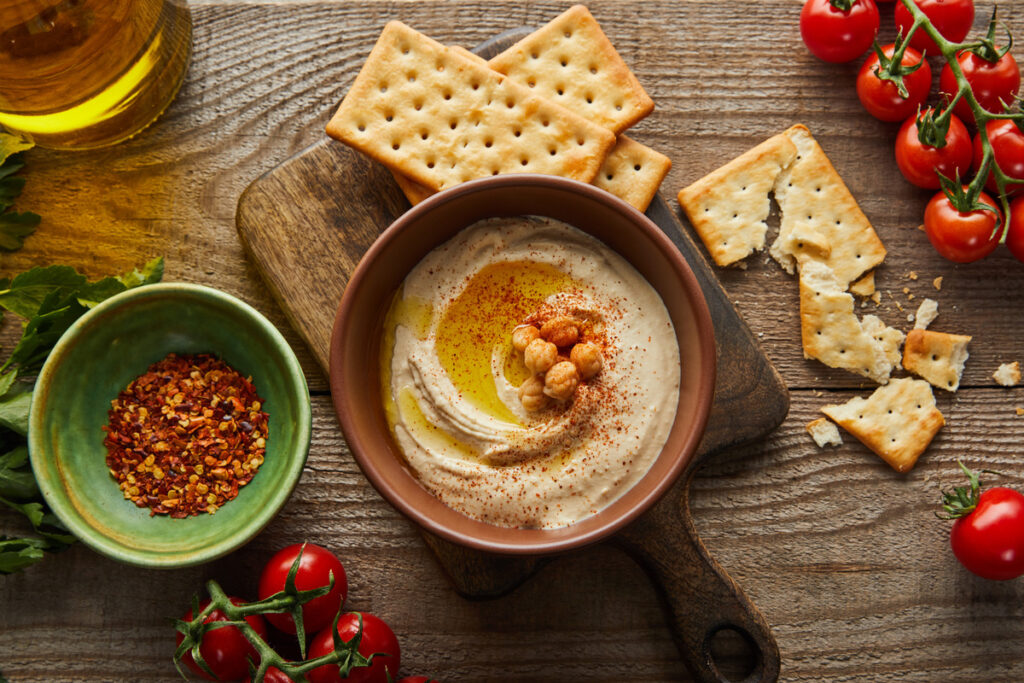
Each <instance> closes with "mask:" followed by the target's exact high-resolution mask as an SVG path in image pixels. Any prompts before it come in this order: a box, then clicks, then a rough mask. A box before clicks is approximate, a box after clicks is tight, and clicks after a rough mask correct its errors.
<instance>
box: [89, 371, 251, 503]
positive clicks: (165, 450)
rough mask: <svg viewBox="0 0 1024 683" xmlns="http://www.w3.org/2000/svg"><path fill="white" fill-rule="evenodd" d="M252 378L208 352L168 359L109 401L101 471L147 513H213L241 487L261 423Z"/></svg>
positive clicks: (248, 472)
mask: <svg viewBox="0 0 1024 683" xmlns="http://www.w3.org/2000/svg"><path fill="white" fill-rule="evenodd" d="M263 403H264V401H263V399H262V398H260V397H259V395H258V394H257V393H256V388H255V387H254V386H253V384H252V378H251V377H249V378H245V377H242V375H241V374H239V373H238V371H237V370H235V369H234V368H232V367H231V366H230V365H228V364H227V363H225V362H224V361H222V360H220V359H219V358H217V357H215V356H213V355H210V354H205V353H204V354H197V355H180V356H179V355H177V354H173V353H172V354H170V355H168V356H167V357H166V358H164V359H163V360H161V361H159V362H157V363H154V364H153V365H151V366H150V367H149V369H148V370H146V372H145V373H144V374H142V375H141V376H139V377H137V378H136V379H135V380H133V381H132V382H131V383H130V384H129V385H128V386H127V387H126V388H125V390H124V391H122V392H121V393H120V394H118V396H117V398H116V399H114V400H113V401H111V403H110V412H109V413H108V419H109V423H108V424H107V425H105V426H104V427H103V431H104V432H106V434H107V436H106V438H105V439H104V440H103V444H104V445H105V446H106V447H107V467H108V468H109V470H110V475H111V476H112V477H114V479H115V480H117V482H118V483H119V485H120V487H121V491H122V492H123V493H124V497H125V498H126V499H128V500H130V501H132V502H133V503H135V504H136V505H137V506H139V507H148V508H149V509H150V515H151V516H152V515H157V514H161V515H169V516H171V517H175V518H184V517H188V516H190V515H198V514H199V513H201V512H208V513H211V514H212V513H214V512H216V510H217V509H218V508H219V507H220V506H222V505H223V504H224V503H226V502H227V501H229V500H232V499H233V498H235V496H237V495H238V489H239V488H241V487H242V486H245V485H246V484H248V483H249V482H250V481H251V480H252V478H253V476H254V475H255V474H256V471H257V470H258V469H259V467H260V465H261V464H263V458H264V455H265V452H266V443H267V429H268V420H267V417H268V416H267V413H266V412H264V411H263Z"/></svg>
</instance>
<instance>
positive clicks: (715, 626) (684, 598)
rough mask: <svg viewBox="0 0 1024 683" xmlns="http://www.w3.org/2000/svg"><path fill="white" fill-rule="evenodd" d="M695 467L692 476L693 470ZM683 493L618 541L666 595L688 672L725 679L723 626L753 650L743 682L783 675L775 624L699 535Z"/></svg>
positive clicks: (717, 682) (706, 681)
mask: <svg viewBox="0 0 1024 683" xmlns="http://www.w3.org/2000/svg"><path fill="white" fill-rule="evenodd" d="M693 471H694V470H693V469H691V470H690V473H689V474H688V475H687V476H688V477H692V476H693ZM689 484H690V482H689V480H687V482H686V485H685V486H681V487H677V489H676V490H681V491H683V492H684V493H683V494H682V495H679V496H673V495H670V496H666V497H665V498H663V499H662V500H661V501H660V502H659V503H658V504H657V505H656V506H655V507H654V508H652V509H651V510H650V511H648V512H647V513H646V514H644V515H642V516H641V517H640V518H639V519H638V520H637V521H636V522H634V523H633V524H632V525H630V526H629V527H627V528H626V529H625V530H624V531H621V532H619V534H618V535H617V536H616V537H615V542H616V543H617V544H619V545H620V546H621V547H623V548H624V549H625V550H626V551H627V552H628V553H629V554H630V555H631V556H632V557H633V558H634V559H635V560H636V561H637V562H638V563H639V564H640V565H641V566H642V567H643V568H644V569H645V570H647V572H648V574H649V575H650V577H651V579H652V580H653V581H654V584H655V585H656V586H657V587H658V589H659V590H660V592H661V593H662V594H663V595H664V598H665V604H666V605H667V607H668V611H669V628H670V630H671V631H672V636H673V638H674V640H675V642H676V646H677V647H678V648H679V652H680V654H681V655H682V656H683V660H684V661H685V662H686V665H687V667H688V668H689V669H690V673H692V674H693V676H694V677H695V678H696V679H697V680H698V681H701V682H702V683H727V682H728V681H730V679H728V678H726V677H725V676H723V675H722V674H721V672H720V671H719V670H718V668H717V667H716V666H715V662H714V658H713V657H712V653H711V641H712V639H713V638H714V637H715V635H716V634H717V633H719V632H720V631H723V630H733V631H735V632H736V633H738V634H739V635H740V636H741V637H742V638H743V640H745V641H746V643H747V645H748V646H749V647H750V648H751V649H752V650H753V651H754V656H755V659H756V663H755V665H754V669H753V671H751V672H750V674H749V675H748V676H747V677H746V678H744V679H743V682H742V683H771V682H773V681H776V680H777V679H778V677H779V667H780V658H779V646H778V644H777V643H776V642H775V637H774V636H773V635H772V632H771V629H770V628H769V627H768V623H767V622H766V621H765V619H764V617H763V616H762V615H761V613H760V612H759V611H758V610H757V608H756V607H754V605H753V604H752V603H751V602H750V601H749V600H748V599H747V597H746V596H745V595H744V594H743V591H742V590H741V589H740V587H739V586H738V585H736V582H735V581H733V580H732V579H731V578H730V577H729V575H728V574H726V572H725V570H724V569H722V567H721V566H720V565H719V564H718V563H717V562H715V560H714V559H713V558H712V557H711V555H710V554H709V553H708V551H707V549H706V548H705V547H704V544H703V543H702V542H701V540H700V538H699V536H698V535H697V530H696V528H695V527H694V524H693V519H692V517H691V515H690V511H689V495H688V493H685V492H687V491H689V488H690V486H689Z"/></svg>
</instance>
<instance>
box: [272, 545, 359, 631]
mask: <svg viewBox="0 0 1024 683" xmlns="http://www.w3.org/2000/svg"><path fill="white" fill-rule="evenodd" d="M302 547H303V545H302V544H301V543H296V544H295V545H290V546H288V547H287V548H282V549H281V550H279V551H277V553H275V554H274V556H273V557H271V558H270V560H268V561H267V563H266V564H265V565H264V566H263V572H262V573H261V574H260V587H259V597H260V600H263V599H264V598H268V597H270V596H271V595H273V594H274V593H278V592H280V591H283V590H284V584H285V581H286V580H287V578H288V572H289V571H290V570H291V568H292V564H293V563H294V562H295V558H296V557H297V556H298V554H299V550H300V549H302ZM331 573H333V574H334V588H332V589H331V592H330V593H328V594H327V595H322V596H320V597H319V598H315V599H314V600H311V601H309V602H307V603H306V604H305V605H303V606H302V625H303V627H304V628H305V629H306V633H313V632H316V631H319V630H320V629H322V628H324V627H325V626H328V625H330V623H331V622H332V621H333V620H334V615H336V614H337V613H338V611H339V610H341V606H342V604H344V602H345V596H346V595H348V578H347V577H346V576H345V568H344V567H343V566H342V565H341V561H340V560H339V559H338V558H337V557H336V556H335V555H334V553H332V552H331V551H330V550H327V549H326V548H321V547H320V546H318V545H313V544H312V543H306V544H305V550H303V551H302V561H301V562H300V564H299V569H298V572H297V573H296V574H295V587H296V588H298V589H299V590H300V591H306V590H312V589H314V588H320V587H322V586H328V585H330V578H329V577H330V575H331ZM267 621H269V622H270V623H271V624H273V625H274V626H276V627H277V628H278V629H280V630H282V631H284V632H285V633H295V622H294V621H292V615H290V614H285V613H278V614H268V615H267Z"/></svg>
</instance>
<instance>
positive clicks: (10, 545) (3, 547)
mask: <svg viewBox="0 0 1024 683" xmlns="http://www.w3.org/2000/svg"><path fill="white" fill-rule="evenodd" d="M47 546H48V544H47V542H46V541H45V540H43V539H41V538H8V537H6V536H0V574H13V573H14V572H17V571H21V570H22V569H24V568H25V567H28V566H31V565H33V564H35V563H36V562H39V561H40V560H41V559H43V551H44V550H46V549H47Z"/></svg>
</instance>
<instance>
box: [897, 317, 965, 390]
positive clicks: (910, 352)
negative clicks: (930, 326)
mask: <svg viewBox="0 0 1024 683" xmlns="http://www.w3.org/2000/svg"><path fill="white" fill-rule="evenodd" d="M970 341H971V337H969V336H967V335H961V334H948V333H946V332H935V331H933V330H918V329H914V330H911V331H910V332H909V334H907V341H906V343H905V344H904V346H903V367H904V368H906V370H908V371H909V372H912V373H914V374H915V375H918V376H919V377H922V378H924V379H926V380H928V382H929V383H930V384H932V385H933V386H936V387H938V388H940V389H945V390H946V391H956V390H957V389H958V388H959V387H960V376H961V375H962V374H963V371H964V363H965V362H966V361H967V358H968V356H969V355H970V354H968V353H967V344H968V342H970Z"/></svg>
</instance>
